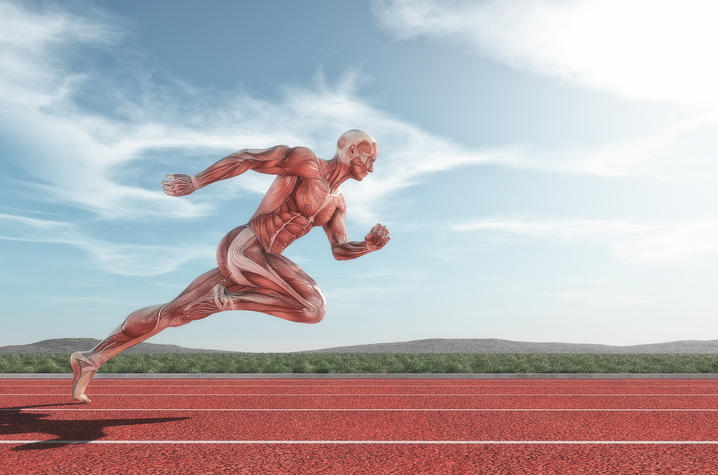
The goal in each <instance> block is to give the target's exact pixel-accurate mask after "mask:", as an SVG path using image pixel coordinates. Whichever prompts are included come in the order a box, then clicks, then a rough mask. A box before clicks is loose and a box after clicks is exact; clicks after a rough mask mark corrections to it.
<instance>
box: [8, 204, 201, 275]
mask: <svg viewBox="0 0 718 475" xmlns="http://www.w3.org/2000/svg"><path fill="white" fill-rule="evenodd" d="M0 240H6V241H23V242H35V243H53V244H65V245H69V246H73V247H75V248H78V249H81V250H83V251H85V252H86V253H88V254H89V255H90V256H91V257H92V258H93V259H94V261H95V263H96V265H97V266H99V268H101V269H102V270H104V271H105V272H108V273H111V274H118V275H131V276H146V275H157V274H164V273H167V272H170V271H173V270H175V269H177V268H179V267H180V266H181V265H183V264H185V263H186V262H189V261H192V260H195V259H205V260H206V259H210V260H211V259H214V256H215V248H214V247H213V246H207V245H184V246H161V245H138V244H124V243H117V242H110V241H106V240H102V239H97V238H94V237H92V236H90V235H88V234H87V233H86V232H83V231H82V230H81V229H80V228H79V226H77V225H75V224H72V223H63V222H60V221H51V220H43V219H36V218H28V217H25V216H17V215H10V214H0Z"/></svg>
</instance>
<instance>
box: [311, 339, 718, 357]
mask: <svg viewBox="0 0 718 475" xmlns="http://www.w3.org/2000/svg"><path fill="white" fill-rule="evenodd" d="M312 352H315V353H618V354H621V353H622V354H626V353H690V354H718V340H705V341H704V340H685V341H670V342H667V343H653V344H649V345H633V346H611V345H594V344H582V343H535V342H528V341H511V340H498V339H494V338H490V339H443V338H432V339H428V340H412V341H405V342H399V343H374V344H371V345H357V346H339V347H335V348H324V349H321V350H313V351H312Z"/></svg>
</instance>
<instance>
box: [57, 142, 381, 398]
mask: <svg viewBox="0 0 718 475" xmlns="http://www.w3.org/2000/svg"><path fill="white" fill-rule="evenodd" d="M377 152H378V149H377V144H376V141H375V140H374V139H373V138H372V137H371V136H370V135H368V134H366V133H364V132H362V131H360V130H356V129H353V130H349V131H347V132H345V133H344V134H342V136H341V137H339V140H338V141H337V150H336V155H335V156H334V157H333V158H332V159H330V160H322V159H320V158H317V156H316V155H314V153H313V152H312V151H311V150H309V149H308V148H305V147H294V148H291V147H287V146H286V145H278V146H276V147H272V148H268V149H264V150H250V149H247V150H240V151H239V152H235V153H233V154H231V155H228V156H227V157H225V158H223V159H221V160H219V161H218V162H217V163H215V164H214V165H212V166H210V167H209V168H207V169H206V170H205V171H203V172H201V173H199V174H197V175H194V176H188V175H167V179H166V180H165V181H163V182H162V188H163V189H164V192H165V193H166V194H168V195H170V196H182V195H188V194H190V193H193V192H194V191H196V190H198V189H199V188H202V187H204V186H207V185H209V184H210V183H214V182H216V181H219V180H224V179H226V178H231V177H234V176H237V175H239V174H241V173H244V172H246V171H247V170H254V171H257V172H261V173H268V174H272V175H277V178H276V179H275V180H274V182H273V183H272V185H271V186H270V188H269V190H268V191H267V194H266V196H265V197H264V199H263V200H262V202H261V203H260V204H259V207H258V209H257V211H256V212H255V213H254V215H253V216H252V218H251V219H250V220H249V222H248V223H247V224H244V225H242V226H239V227H237V228H235V229H233V230H232V231H230V232H229V233H228V234H227V235H226V236H225V237H224V238H223V239H222V241H221V242H220V244H219V248H218V249H217V267H216V268H215V269H212V270H210V271H208V272H205V273H204V274H202V275H201V276H199V277H198V278H197V279H195V280H194V282H192V283H191V284H190V285H189V287H187V288H186V289H185V290H184V291H183V292H182V293H181V294H179V295H178V296H177V297H176V298H175V299H174V300H172V301H171V302H169V303H165V304H160V305H154V306H151V307H146V308H143V309H140V310H136V311H135V312H133V313H131V314H130V315H129V316H128V317H127V318H126V319H125V321H124V322H123V323H122V325H120V326H119V327H118V328H117V329H115V330H114V331H113V332H112V333H111V334H110V336H108V337H107V338H106V339H105V340H104V341H102V342H100V343H99V344H98V345H97V346H96V347H95V348H93V349H92V350H90V351H87V352H80V351H77V352H75V353H73V354H72V356H71V357H70V364H71V366H72V372H73V377H74V381H73V389H72V396H73V398H74V399H75V400H77V401H80V402H85V403H88V402H90V399H89V398H88V397H87V396H86V395H85V388H86V387H87V385H88V384H89V382H90V379H91V378H92V376H93V375H94V374H95V371H97V369H98V368H99V367H100V366H101V365H102V364H103V363H104V362H106V361H107V360H109V359H110V358H112V357H113V356H115V355H117V354H118V353H120V352H122V351H124V350H126V349H127V348H130V347H131V346H134V345H136V344H137V343H140V342H141V341H144V340H146V339H147V338H149V337H151V336H152V335H155V334H157V333H159V332H160V331H162V330H163V329H165V328H167V327H177V326H181V325H184V324H186V323H189V322H191V321H193V320H199V319H201V318H205V317H207V316H208V315H211V314H213V313H217V312H222V311H225V310H254V311H257V312H263V313H267V314H269V315H274V316H276V317H280V318H284V319H286V320H291V321H293V322H301V323H317V322H319V321H320V320H321V319H322V318H323V317H324V314H325V313H326V302H325V300H324V297H323V296H322V293H321V291H320V290H319V287H318V286H317V284H316V283H315V282H314V280H313V279H312V278H311V277H309V276H308V275H307V274H305V273H304V271H302V269H300V268H299V266H297V265H296V264H295V263H293V262H292V261H290V260H289V259H287V258H286V257H284V256H282V252H284V250H285V249H286V248H287V246H289V245H290V244H291V243H292V242H293V241H294V240H295V239H297V238H299V237H301V236H304V235H305V234H307V233H308V232H309V231H310V230H311V229H312V228H313V227H315V226H322V227H323V228H324V231H325V232H326V234H327V237H328V238H329V241H330V243H331V248H332V254H333V255H334V257H335V258H336V259H339V260H345V259H355V258H357V257H359V256H363V255H364V254H366V253H369V252H373V251H376V250H378V249H381V248H382V247H384V245H385V244H386V243H387V242H388V241H389V239H390V237H389V231H388V229H387V228H386V227H385V226H383V225H381V224H376V225H375V226H374V227H373V228H372V229H371V231H370V232H369V234H367V235H366V237H365V238H364V240H363V241H349V240H348V238H347V232H346V228H345V225H344V218H345V216H346V204H345V202H344V197H343V196H342V194H341V193H340V191H339V185H341V184H342V183H343V182H344V181H346V180H347V179H349V178H354V179H355V180H359V181H361V180H362V179H363V178H364V177H365V176H366V175H367V174H369V173H371V172H372V171H373V170H374V161H375V160H376V156H377Z"/></svg>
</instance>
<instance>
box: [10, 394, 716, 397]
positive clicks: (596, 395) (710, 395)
mask: <svg viewBox="0 0 718 475" xmlns="http://www.w3.org/2000/svg"><path fill="white" fill-rule="evenodd" d="M4 396H67V393H5V394H0V397H4ZM88 396H142V397H161V396H202V397H207V396H232V397H237V396H242V397H251V396H253V397H266V396H277V397H287V396H303V397H308V396H320V397H342V396H353V397H359V396H361V397H427V396H431V397H438V396H451V397H514V396H516V397H547V396H548V397H553V396H557V397H639V396H640V397H645V396H650V397H718V393H690V394H686V393H678V394H661V393H635V394H631V393H615V394H593V393H410V394H402V393H375V394H371V393H88Z"/></svg>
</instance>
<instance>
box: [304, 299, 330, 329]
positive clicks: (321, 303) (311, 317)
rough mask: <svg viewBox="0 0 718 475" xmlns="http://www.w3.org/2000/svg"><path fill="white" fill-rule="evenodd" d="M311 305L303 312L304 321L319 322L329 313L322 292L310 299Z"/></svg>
mask: <svg viewBox="0 0 718 475" xmlns="http://www.w3.org/2000/svg"><path fill="white" fill-rule="evenodd" d="M309 303H310V305H309V306H307V307H305V308H304V312H302V317H303V318H302V323H319V322H321V321H322V319H323V318H324V315H326V313H327V302H326V300H324V296H322V294H321V293H319V294H318V295H317V297H314V298H312V299H311V300H310V301H309Z"/></svg>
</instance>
